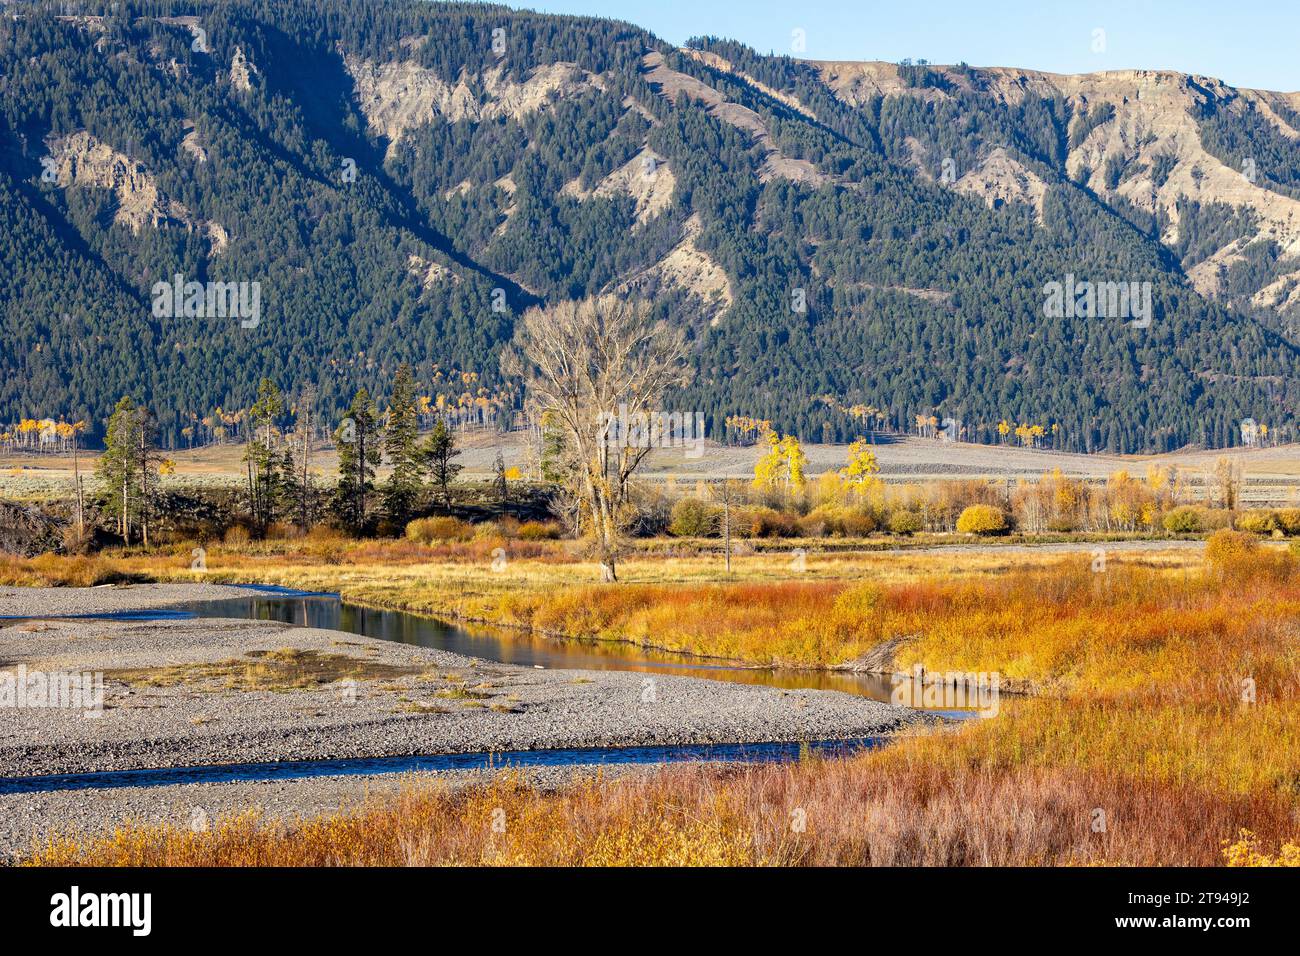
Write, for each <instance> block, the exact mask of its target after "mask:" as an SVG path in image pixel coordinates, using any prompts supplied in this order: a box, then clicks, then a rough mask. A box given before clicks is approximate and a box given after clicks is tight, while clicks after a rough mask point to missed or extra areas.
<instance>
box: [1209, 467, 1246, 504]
mask: <svg viewBox="0 0 1300 956" xmlns="http://www.w3.org/2000/svg"><path fill="white" fill-rule="evenodd" d="M1241 475H1242V468H1241V459H1240V458H1228V457H1227V456H1226V455H1225V456H1223V457H1220V458H1218V459H1217V460H1216V461H1215V462H1214V482H1215V484H1216V485H1218V490H1219V501H1220V502H1221V503H1222V504H1223V507H1224V508H1226V509H1228V510H1229V511H1235V510H1236V509H1237V499H1238V497H1239V496H1240V492H1241Z"/></svg>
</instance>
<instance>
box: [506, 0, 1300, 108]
mask: <svg viewBox="0 0 1300 956" xmlns="http://www.w3.org/2000/svg"><path fill="white" fill-rule="evenodd" d="M509 5H510V6H526V7H531V8H533V9H536V10H544V11H546V12H549V13H573V14H587V15H594V16H607V17H614V18H617V19H620V20H629V21H631V22H632V23H635V24H637V25H639V26H642V27H645V28H647V29H649V30H651V31H652V32H654V33H655V34H656V35H658V36H660V37H662V38H664V39H665V40H668V41H670V42H673V43H677V44H680V43H683V42H684V41H685V40H687V39H688V38H689V37H692V36H700V35H706V34H712V35H715V36H725V37H730V38H732V39H736V40H740V41H742V42H744V43H746V44H748V45H749V46H752V47H754V48H755V49H757V50H759V51H760V52H762V53H767V52H769V51H771V52H775V53H791V54H792V55H803V56H807V57H810V58H813V59H825V60H894V61H896V60H900V59H902V58H904V57H912V58H914V59H915V58H922V57H923V58H925V59H928V60H930V61H931V62H932V63H955V62H958V61H961V60H965V61H966V62H967V63H970V64H971V65H972V66H1019V67H1028V68H1032V69H1040V70H1050V71H1052V72H1056V73H1086V72H1092V71H1094V70H1118V69H1131V68H1141V69H1164V70H1178V71H1180V72H1183V73H1197V74H1203V75H1206V76H1214V77H1217V78H1219V79H1222V80H1225V81H1226V82H1228V83H1231V84H1233V85H1235V86H1246V87H1255V88H1260V89H1271V90H1283V91H1288V92H1289V91H1296V90H1300V0H1255V2H1251V0H1244V2H1232V0H1215V2H1210V0H1182V2H1175V0H1128V2H1112V0H1096V2H1088V3H1079V2H1071V3H1055V2H1052V0H965V2H955V0H910V2H907V0H893V2H888V3H885V2H877V0H858V2H843V0H841V2H826V0H784V2H775V0H713V2H707V0H700V2H683V0H533V2H527V0H515V2H510V3H509ZM796 29H802V30H803V31H804V35H805V37H806V42H807V51H806V53H803V54H796V53H795V51H793V50H792V49H791V44H792V39H791V38H792V32H793V31H794V30H796ZM1095 30H1103V31H1105V44H1104V46H1105V49H1104V51H1103V52H1098V51H1094V49H1093V46H1094V32H1093V31H1095Z"/></svg>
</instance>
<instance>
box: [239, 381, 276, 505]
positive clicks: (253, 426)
mask: <svg viewBox="0 0 1300 956" xmlns="http://www.w3.org/2000/svg"><path fill="white" fill-rule="evenodd" d="M283 413H284V396H283V395H281V394H280V389H279V387H278V386H276V384H275V383H274V382H272V381H271V380H270V379H269V378H265V377H263V378H262V380H261V381H260V382H258V384H257V401H256V402H255V403H254V404H253V407H252V408H251V409H250V410H249V415H248V438H247V442H246V445H245V450H244V464H245V467H246V468H247V470H248V507H249V512H250V514H251V515H252V518H253V523H254V524H256V525H257V526H258V527H259V528H261V529H263V530H265V529H266V526H267V524H269V523H270V522H271V521H272V520H273V519H274V517H275V512H276V509H277V507H278V505H279V502H280V497H281V494H280V490H281V489H280V487H279V485H280V481H279V478H280V475H279V471H278V467H277V466H278V464H279V461H278V456H277V455H276V453H275V444H276V428H275V423H276V420H277V419H278V418H279V417H280V416H281V415H282V414H283Z"/></svg>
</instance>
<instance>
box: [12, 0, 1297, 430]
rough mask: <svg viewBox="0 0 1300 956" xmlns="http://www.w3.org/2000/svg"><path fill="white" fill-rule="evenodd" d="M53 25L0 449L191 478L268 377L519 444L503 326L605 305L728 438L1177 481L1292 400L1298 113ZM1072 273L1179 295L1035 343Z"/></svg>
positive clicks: (916, 72)
mask: <svg viewBox="0 0 1300 956" xmlns="http://www.w3.org/2000/svg"><path fill="white" fill-rule="evenodd" d="M63 6H64V5H60V6H59V7H58V8H56V7H54V6H48V7H46V6H40V5H31V4H25V3H11V4H7V5H5V8H4V9H5V13H6V16H4V17H3V18H0V71H2V75H0V218H2V219H3V223H4V229H3V235H2V237H0V276H3V278H0V310H2V311H0V349H2V351H0V422H5V421H13V420H16V419H18V418H21V417H43V416H52V417H59V416H64V417H68V418H74V417H80V418H87V419H91V420H94V421H96V422H98V421H101V420H102V419H103V418H104V417H105V416H106V414H107V411H108V410H109V409H110V408H111V406H112V404H113V402H114V401H116V399H117V397H118V396H119V395H121V394H123V393H124V392H133V393H135V394H136V395H137V396H138V397H142V398H144V399H145V400H147V401H149V402H150V403H151V404H152V405H153V407H154V408H155V409H156V411H157V413H158V415H159V418H160V421H161V422H162V424H163V426H164V437H165V439H170V440H171V441H177V442H179V440H180V439H179V437H178V436H179V434H180V429H181V428H183V427H185V426H186V425H187V423H190V422H192V421H194V420H195V419H197V418H201V417H203V416H206V415H209V414H210V413H211V412H212V411H213V410H214V409H216V408H218V407H221V408H223V409H227V410H229V409H237V408H241V407H244V406H246V405H248V404H249V403H251V402H252V400H253V398H254V395H255V391H256V383H257V381H258V379H259V378H260V377H261V376H263V375H270V376H272V377H273V378H275V379H276V380H277V381H278V382H279V383H280V384H281V385H282V386H283V387H285V388H287V389H289V390H290V391H293V390H296V389H297V388H298V387H300V386H302V385H304V384H306V383H309V382H314V383H315V384H316V385H317V386H318V389H319V392H320V395H321V397H322V400H323V401H324V402H325V404H326V405H327V407H328V408H333V409H336V408H341V407H342V406H343V405H344V404H345V403H346V401H347V399H348V397H350V395H351V393H352V391H354V390H355V389H356V387H357V386H358V385H361V384H365V385H367V386H369V387H370V388H371V389H372V390H373V391H376V392H378V393H380V394H385V393H386V390H387V382H388V380H389V379H390V378H391V375H392V372H393V370H394V368H395V367H396V365H397V364H398V363H399V362H401V361H410V362H412V363H413V364H415V365H416V367H417V369H418V371H419V374H420V376H421V379H422V381H423V382H425V383H428V382H429V381H431V379H432V376H433V374H434V369H435V367H436V368H437V369H438V370H440V371H441V372H443V373H444V375H445V373H447V372H448V371H451V370H456V371H473V372H477V373H478V374H479V378H478V380H477V386H476V387H481V388H482V389H483V393H484V395H485V396H488V398H487V399H486V400H487V401H489V402H490V403H492V405H493V407H494V409H495V410H496V412H497V413H499V414H501V415H503V416H506V415H508V414H509V411H510V408H511V406H512V404H513V403H515V402H516V401H517V400H518V395H517V390H516V388H515V386H514V384H513V383H511V382H509V381H506V380H503V379H502V378H501V376H500V373H499V372H498V370H497V369H498V366H497V358H496V356H497V352H498V350H499V347H500V345H501V344H502V342H503V341H505V340H506V339H508V338H509V337H510V335H511V333H512V329H513V321H514V316H515V315H517V314H518V312H519V311H520V310H521V309H523V308H526V307H528V306H529V305H532V304H535V303H539V302H547V301H556V300H559V299H563V298H576V297H580V296H584V295H590V294H596V293H600V292H620V293H623V294H628V295H641V296H645V297H647V298H648V299H649V300H650V301H651V302H653V304H654V307H655V309H656V310H657V311H658V312H659V314H661V315H662V316H663V317H664V318H666V319H668V320H669V321H671V322H673V323H678V324H681V325H682V326H683V327H685V328H686V329H687V330H688V331H689V334H690V336H691V340H692V346H693V355H694V361H695V363H696V374H695V377H694V381H693V383H692V385H691V386H690V387H689V388H688V389H687V390H686V392H685V393H684V394H682V395H680V396H678V398H677V405H678V406H679V407H680V409H682V410H687V409H690V410H696V409H698V410H701V411H703V412H705V414H706V415H707V416H708V419H709V426H710V432H711V433H712V434H720V433H721V431H722V425H723V421H724V419H725V418H726V417H727V416H730V415H745V416H752V417H757V418H766V419H771V420H772V421H773V422H774V423H775V424H776V425H778V427H781V428H783V429H785V430H787V431H797V432H798V433H799V434H801V435H802V436H804V437H805V438H807V439H811V440H821V439H829V438H839V439H844V438H849V437H852V436H853V435H854V434H856V433H858V432H860V431H861V430H862V428H863V423H862V421H861V418H860V417H857V418H855V417H854V416H853V415H852V414H850V413H848V412H847V411H846V409H850V408H852V407H854V406H859V407H861V406H870V407H872V408H873V409H879V410H880V412H881V415H882V416H883V419H884V420H885V421H888V422H890V423H891V424H893V425H894V426H895V427H900V428H907V427H909V425H910V423H911V422H912V421H913V420H914V419H915V416H916V415H918V414H923V415H930V414H933V415H935V416H938V417H948V416H950V417H952V418H955V419H959V420H960V421H962V422H963V423H964V426H965V435H966V437H968V438H970V439H973V440H994V439H995V438H996V435H997V432H996V426H997V424H998V422H999V421H1001V420H1003V419H1007V420H1010V421H1012V422H1036V423H1042V424H1043V425H1045V426H1050V425H1056V426H1057V428H1056V429H1055V430H1054V431H1053V432H1051V433H1050V434H1051V435H1052V441H1054V442H1055V443H1057V444H1058V445H1060V446H1061V447H1069V448H1074V449H1080V450H1084V449H1088V450H1091V449H1098V448H1105V449H1110V450H1124V451H1133V450H1140V449H1149V450H1164V449H1168V448H1172V447H1177V446H1180V445H1183V444H1186V443H1189V442H1201V443H1206V444H1215V445H1223V444H1228V443H1231V442H1233V441H1235V440H1237V435H1238V423H1239V422H1240V421H1241V419H1243V418H1246V417H1254V418H1256V419H1258V420H1260V421H1265V422H1270V423H1275V427H1276V426H1277V425H1282V424H1285V420H1284V417H1283V413H1282V409H1283V408H1284V407H1285V403H1286V402H1287V400H1288V399H1291V398H1294V397H1295V395H1296V391H1297V388H1296V386H1297V376H1296V373H1297V370H1298V368H1297V364H1298V357H1297V351H1296V348H1295V346H1294V345H1293V344H1292V343H1291V341H1290V339H1289V326H1288V324H1287V318H1288V316H1289V315H1290V310H1291V308H1292V307H1293V306H1294V305H1295V304H1296V302H1295V301H1294V300H1296V299H1298V298H1300V294H1297V293H1296V291H1295V286H1296V282H1295V279H1294V277H1292V276H1291V273H1292V272H1297V271H1300V262H1297V261H1296V260H1295V258H1294V257H1295V254H1296V251H1297V250H1296V247H1295V232H1294V231H1292V220H1291V219H1290V216H1291V207H1292V205H1294V204H1295V202H1296V199H1295V198H1293V196H1292V193H1293V192H1294V193H1295V195H1296V196H1300V163H1297V162H1296V156H1297V154H1296V140H1297V138H1300V134H1296V130H1295V127H1293V126H1292V125H1291V124H1292V121H1293V120H1294V118H1295V116H1294V114H1293V113H1291V112H1289V111H1290V110H1291V109H1292V108H1293V107H1295V108H1300V106H1297V104H1296V102H1295V99H1294V98H1287V97H1281V96H1279V95H1275V94H1256V93H1250V92H1248V91H1232V90H1231V89H1230V88H1227V87H1224V86H1223V85H1222V84H1217V85H1214V86H1211V85H1209V82H1208V81H1204V80H1200V79H1193V78H1183V79H1181V80H1180V79H1178V78H1177V77H1174V75H1172V74H1160V75H1154V74H1153V75H1152V76H1153V77H1155V78H1154V79H1151V78H1144V77H1134V78H1133V79H1132V83H1133V84H1135V90H1137V92H1135V93H1134V96H1133V97H1128V96H1127V94H1125V93H1124V92H1123V89H1124V83H1126V82H1129V81H1128V80H1113V81H1104V82H1103V80H1102V79H1093V80H1089V79H1088V78H1063V77H1049V76H1047V75H1045V74H1028V73H1023V72H1019V71H990V70H971V69H969V68H964V67H962V68H958V67H950V68H931V67H912V66H905V67H895V66H892V65H886V64H816V63H805V62H799V61H794V60H790V59H787V58H782V57H775V58H774V57H763V56H758V55H757V54H755V53H754V52H753V51H750V50H748V49H746V48H743V47H741V46H739V45H737V44H734V43H730V42H727V41H718V40H702V41H699V42H697V43H693V44H692V48H691V49H688V50H677V49H674V48H673V47H671V46H669V45H667V44H664V43H662V42H660V41H659V40H657V39H656V38H655V37H653V36H652V35H650V34H648V33H646V32H645V31H643V30H640V29H638V28H636V27H634V26H630V25H627V24H623V23H617V22H613V21H608V20H595V19H586V18H573V17H557V16H548V15H539V14H533V13H522V12H515V11H511V10H508V9H506V8H500V7H486V6H478V5H473V6H471V5H444V4H438V5H429V4H423V3H405V2H401V3H393V4H384V5H380V4H374V3H360V2H351V0H324V2H314V0H313V2H306V0H289V2H280V0H276V2H269V0H267V2H260V3H259V2H238V3H216V4H198V5H195V4H189V5H184V6H182V5H179V4H170V3H139V4H120V3H119V4H113V5H111V9H110V5H109V4H103V5H100V6H98V7H96V5H94V4H86V5H84V7H83V8H82V12H81V13H77V14H76V15H70V14H68V13H67V12H66V11H65V10H64V9H63ZM1107 76H1109V75H1107ZM1166 87H1168V89H1167V90H1166ZM1149 89H1155V90H1157V91H1160V92H1161V96H1159V97H1155V95H1154V94H1152V93H1150V92H1148V91H1149ZM1170 91H1172V92H1170ZM1202 91H1207V92H1202ZM1166 92H1168V94H1169V95H1164V94H1165V93H1166ZM1153 97H1154V98H1153ZM1131 101H1136V102H1140V103H1141V107H1140V109H1139V108H1138V107H1137V106H1134V105H1133V102H1131ZM1108 103H1109V104H1111V105H1110V106H1109V107H1108V106H1107V104H1108ZM1130 113H1132V114H1133V116H1132V117H1130ZM1184 114H1186V115H1184ZM1170 130H1172V131H1173V132H1170ZM1288 131H1289V132H1288ZM1293 134H1295V135H1293ZM1151 137H1155V140H1154V141H1152V140H1151ZM1161 137H1164V138H1163V139H1161ZM1193 140H1195V142H1193ZM1243 151H1246V152H1250V153H1251V156H1252V157H1253V158H1255V160H1256V167H1257V175H1256V178H1255V181H1254V182H1249V181H1247V180H1246V179H1244V178H1243V179H1242V184H1244V186H1243V188H1239V189H1238V190H1237V192H1236V193H1233V192H1232V191H1231V190H1229V189H1228V186H1229V185H1234V184H1233V183H1232V181H1230V180H1229V179H1227V178H1226V175H1227V174H1230V173H1231V167H1232V165H1233V164H1237V165H1238V166H1240V163H1238V160H1239V159H1243V158H1251V157H1245V156H1244V155H1243ZM945 160H949V161H950V162H948V163H945V162H944V161H945ZM1225 171H1227V172H1226V173H1225ZM1246 187H1248V188H1246ZM178 274H179V275H181V276H182V277H183V279H184V280H185V281H209V280H211V281H217V282H247V283H251V282H257V283H259V284H260V285H259V289H260V315H259V317H258V320H257V321H256V322H255V323H249V322H241V321H240V320H239V319H237V318H173V317H168V316H165V315H162V316H160V315H158V314H157V312H158V310H157V308H155V306H156V305H157V303H156V302H155V301H154V300H155V298H156V297H155V295H154V293H153V287H154V285H155V283H158V282H160V281H163V282H171V281H172V280H173V277H174V276H176V275H178ZM1070 275H1072V276H1075V277H1077V278H1079V279H1081V280H1082V279H1087V280H1093V281H1123V282H1138V283H1142V282H1149V283H1151V300H1152V304H1153V315H1152V316H1151V317H1150V319H1151V321H1150V322H1149V324H1145V327H1143V326H1144V323H1142V322H1136V323H1135V322H1132V321H1128V320H1125V319H1124V318H1123V317H1114V318H1048V317H1046V316H1045V315H1044V308H1043V307H1044V286H1045V285H1046V284H1047V283H1050V282H1054V281H1065V279H1066V277H1067V276H1070ZM425 387H426V389H428V388H429V386H428V385H427V384H426V386H425Z"/></svg>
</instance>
